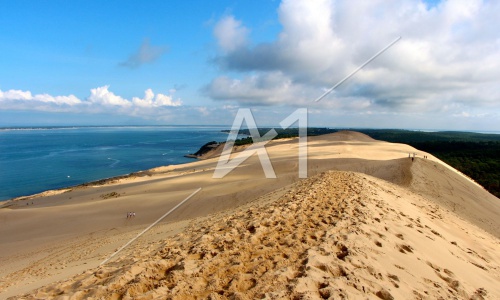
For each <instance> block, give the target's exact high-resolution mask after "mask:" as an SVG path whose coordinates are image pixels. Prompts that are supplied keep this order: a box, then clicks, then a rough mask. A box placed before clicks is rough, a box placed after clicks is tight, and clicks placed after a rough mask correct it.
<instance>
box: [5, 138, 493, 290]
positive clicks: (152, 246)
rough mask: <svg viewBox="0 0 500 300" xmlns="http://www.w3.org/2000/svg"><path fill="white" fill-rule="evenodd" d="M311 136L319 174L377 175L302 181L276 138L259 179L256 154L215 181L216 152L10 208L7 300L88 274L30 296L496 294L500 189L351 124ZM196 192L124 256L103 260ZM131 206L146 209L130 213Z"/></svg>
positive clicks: (312, 160)
mask: <svg viewBox="0 0 500 300" xmlns="http://www.w3.org/2000/svg"><path fill="white" fill-rule="evenodd" d="M309 140H310V142H309V168H308V172H309V174H310V175H316V174H319V173H321V172H324V171H327V170H343V171H355V172H361V173H364V174H367V175H360V174H355V173H344V172H337V173H335V172H334V173H327V174H323V175H320V176H318V177H314V178H311V179H308V180H301V181H300V182H299V183H297V182H298V181H299V180H298V178H297V165H298V163H297V142H296V140H293V139H292V140H286V141H275V142H272V143H270V144H269V145H268V147H267V149H268V152H269V155H270V157H271V161H272V163H273V166H274V168H275V172H276V174H277V175H278V178H276V179H266V178H265V177H264V176H263V171H262V168H261V166H260V164H259V161H258V159H257V157H256V156H253V157H252V158H250V159H249V160H248V161H246V162H245V163H244V164H242V165H241V166H240V167H239V168H238V169H237V170H235V171H233V172H232V173H230V174H229V175H228V176H226V177H225V178H224V179H212V178H211V176H212V173H213V169H214V167H215V165H216V160H215V159H208V160H204V161H199V162H195V163H192V164H187V165H183V166H170V167H162V168H157V169H154V170H152V171H151V172H148V173H149V174H150V176H145V177H142V178H134V179H123V180H120V182H116V183H113V184H109V185H106V186H100V187H94V188H84V189H75V190H73V191H70V192H66V193H63V194H59V195H52V196H46V197H41V198H36V199H34V200H28V201H33V202H34V205H28V206H27V205H26V203H25V202H26V201H16V202H12V203H9V204H8V206H9V207H7V208H3V209H0V244H1V245H2V251H1V253H0V264H1V265H2V268H1V270H0V276H1V279H0V297H7V296H12V295H16V294H19V293H23V292H27V291H29V290H32V289H34V288H38V287H40V286H41V285H46V284H49V283H51V282H53V281H55V280H61V279H65V278H68V277H69V276H73V275H75V274H78V273H81V272H84V273H83V274H81V275H78V276H77V277H75V278H74V279H71V280H69V281H66V282H64V283H59V284H52V285H49V286H48V287H45V288H43V289H40V290H38V291H36V292H34V294H33V295H37V296H38V297H43V298H45V297H49V298H50V297H54V296H56V295H57V294H59V293H61V292H62V293H63V294H68V295H70V294H73V295H74V296H75V297H76V298H78V297H80V296H81V297H87V296H90V295H102V296H107V297H111V296H112V295H113V293H115V292H116V293H117V295H118V294H120V293H121V294H122V295H129V296H133V295H135V296H133V297H136V296H137V295H139V294H142V293H143V292H146V291H147V292H148V293H149V295H151V297H153V298H154V296H155V295H156V296H157V295H160V294H162V293H167V294H168V293H170V294H171V295H174V294H176V295H180V294H181V293H185V294H186V295H188V294H192V295H195V294H196V295H199V296H202V297H203V296H207V295H209V294H210V293H211V292H213V293H215V294H217V295H219V294H218V293H220V292H221V291H226V292H225V294H224V295H225V296H229V295H230V293H233V294H234V296H237V295H240V296H241V297H243V298H244V297H245V295H246V296H249V297H250V298H251V297H254V296H259V295H263V294H265V293H271V292H273V291H275V292H276V293H278V294H276V296H279V295H281V296H286V297H289V296H293V295H300V294H304V295H309V296H311V297H319V296H323V297H324V296H328V295H334V294H339V293H340V294H341V293H347V294H349V295H351V294H356V293H359V295H361V293H366V295H368V296H369V295H371V296H373V297H375V295H376V294H377V293H378V294H379V295H382V296H383V295H386V294H387V293H390V294H391V295H393V296H394V297H396V298H407V297H409V295H412V297H415V298H418V297H420V296H419V295H421V296H427V295H431V296H432V297H437V296H443V297H445V298H446V297H451V296H455V297H459V298H465V297H466V296H472V295H475V294H477V295H483V296H484V295H486V296H485V297H486V298H491V299H494V298H498V297H500V291H499V290H498V288H497V286H500V284H499V283H500V281H499V273H498V272H499V269H498V268H499V255H500V254H499V250H498V249H499V240H498V237H499V236H500V233H499V231H500V230H499V228H500V227H499V223H500V217H499V216H500V205H499V202H498V199H497V198H495V197H494V196H492V195H490V194H489V193H487V192H486V191H485V190H483V189H482V188H479V187H478V186H477V185H476V184H474V183H472V182H471V181H470V180H468V179H467V178H465V177H464V176H462V175H460V174H458V173H457V172H454V171H453V170H450V169H449V168H448V167H446V166H445V165H444V164H443V163H442V162H440V161H439V160H437V159H435V158H433V157H432V156H430V155H429V157H430V159H428V160H423V159H417V160H416V161H415V162H413V163H412V162H411V160H410V159H408V153H409V152H412V153H413V152H417V153H419V155H423V154H424V153H422V152H420V151H417V150H415V149H413V148H412V147H410V146H407V145H401V144H391V143H385V142H380V141H375V140H372V139H371V138H369V137H367V136H365V135H363V134H359V133H353V132H342V133H337V134H333V135H327V136H320V137H314V138H310V139H309ZM368 175H370V176H368ZM371 176H374V177H371ZM198 187H202V191H201V192H200V193H199V194H197V195H196V196H195V197H193V199H191V200H190V201H189V202H187V203H186V205H184V206H182V207H181V208H180V209H178V210H177V211H176V212H175V213H174V214H172V215H170V216H169V217H168V218H167V219H166V220H164V221H163V222H162V223H161V224H159V225H158V226H157V227H155V228H153V229H152V230H151V231H150V232H148V233H147V234H145V235H144V236H142V237H141V238H140V239H139V240H138V241H137V242H136V243H134V244H133V245H131V246H130V247H129V248H127V249H126V250H125V251H124V252H122V253H121V256H122V258H118V259H117V260H116V261H111V262H110V263H108V264H107V265H105V266H104V267H101V268H100V269H95V267H96V266H97V265H98V264H99V262H101V261H102V260H103V259H105V258H106V257H108V256H109V255H110V254H111V253H112V252H113V251H114V250H116V249H117V248H118V247H120V246H121V245H123V244H124V243H125V242H127V241H128V239H130V238H132V237H133V236H135V235H136V234H137V233H138V232H139V231H140V230H142V229H143V228H145V227H146V226H147V225H149V224H150V223H151V222H153V221H154V220H156V219H157V218H158V217H159V216H161V215H163V214H164V213H165V212H166V211H168V210H169V209H170V208H171V207H173V206H174V205H175V204H177V203H178V202H179V201H181V200H182V199H183V198H185V197H186V196H187V195H189V194H190V193H191V192H192V191H194V190H195V189H196V188H198ZM112 192H116V193H117V194H118V197H116V198H115V197H111V198H108V196H109V195H111V193H112ZM318 195H322V196H321V197H319V196H318ZM292 204H293V205H292ZM242 205H243V206H242ZM269 207H273V209H269ZM248 210H252V212H251V214H249V212H248ZM127 211H136V212H137V217H136V218H135V219H133V220H127V219H126V218H125V213H126V212H127ZM453 211H454V212H455V213H453ZM212 213H215V215H211V216H210V217H209V219H208V220H207V219H206V216H208V215H210V214H212ZM322 218H323V219H325V218H327V219H328V220H327V221H325V222H326V223H324V222H322V221H321V220H320V219H322ZM271 220H273V221H272V222H278V223H276V224H280V226H281V227H282V229H281V231H280V230H278V229H277V228H278V227H279V226H278V225H276V224H275V223H269V222H271ZM325 220H326V219H325ZM228 222H229V223H228ZM251 222H254V223H255V224H253V223H252V224H250V223H251ZM188 223H191V227H190V229H188V230H186V231H184V233H183V234H181V235H177V236H176V237H175V238H169V237H170V236H172V235H174V234H176V233H179V232H182V231H183V229H184V228H185V226H186V225H187V224H188ZM265 224H268V225H265ZM214 226H215V227H214ZM252 226H253V227H252ZM277 226H278V227H277ZM281 227H279V228H281ZM248 228H250V229H248ZM251 228H253V229H251ZM485 231H486V232H485ZM494 236H496V237H494ZM228 241H229V242H228ZM230 241H232V242H230ZM452 242H453V243H452ZM227 243H229V244H231V247H229V248H226V244H227ZM287 245H289V246H290V247H288V246H287ZM343 246H345V247H346V249H347V250H342V249H343ZM148 249H149V250H148ZM195 249H197V250H195ZM193 251H194V252H193ZM214 251H215V252H214ZM343 251H344V252H345V253H344V254H346V253H347V254H348V255H346V256H345V257H344V258H343V259H341V258H339V255H338V253H342V252H343ZM212 252H214V253H212ZM203 253H204V254H203ZM238 253H239V254H238ZM344 254H340V256H343V255H344ZM211 256H215V258H217V259H214V258H211ZM321 264H324V266H321ZM396 265H397V266H396ZM256 268H260V269H262V268H264V269H265V270H264V269H262V270H260V271H259V270H255V269H256ZM86 270H88V271H86ZM167 270H168V271H167ZM217 270H219V271H217ZM263 270H264V271H263ZM342 270H343V271H342ZM202 271H203V272H202ZM221 272H222V273H221ZM339 274H340V275H339ZM200 278H201V279H200ZM231 279H232V281H231V282H229V281H230V280H231ZM228 280H229V281H228ZM231 284H233V285H231ZM190 285H191V287H190ZM106 286H107V287H106ZM396 286H398V287H396ZM249 287H250V288H249ZM363 287H364V292H363ZM481 288H482V289H484V291H483V290H481ZM323 290H324V291H323ZM327 290H328V291H327ZM386 292H387V293H386ZM134 293H135V294H134ZM241 293H243V294H241ZM280 293H281V294H280ZM215 294H214V295H215ZM233 294H231V295H233ZM78 295H80V296H78ZM269 295H271V294H269ZM219 296H220V295H219ZM26 297H27V298H30V297H33V296H26ZM238 297H239V296H238ZM387 297H388V296H387ZM478 297H479V296H478Z"/></svg>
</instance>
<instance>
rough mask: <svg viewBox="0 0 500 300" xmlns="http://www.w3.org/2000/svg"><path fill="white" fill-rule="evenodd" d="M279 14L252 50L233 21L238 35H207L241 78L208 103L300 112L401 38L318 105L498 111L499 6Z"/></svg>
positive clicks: (211, 90)
mask: <svg viewBox="0 0 500 300" xmlns="http://www.w3.org/2000/svg"><path fill="white" fill-rule="evenodd" d="M278 14H279V20H280V23H281V25H282V31H281V32H280V33H279V35H278V36H277V38H276V39H275V40H274V41H272V42H270V43H269V42H266V43H257V44H254V45H252V44H251V43H250V42H249V41H248V40H247V34H246V32H247V31H248V29H246V27H245V26H244V25H243V24H242V23H241V22H239V21H234V22H237V27H238V28H245V31H242V32H238V31H234V34H232V35H231V34H228V35H224V36H223V37H224V38H223V39H222V38H221V35H220V34H215V30H214V35H215V38H216V39H217V41H218V42H219V44H220V45H221V47H222V48H223V50H225V51H223V52H222V53H221V54H219V55H218V56H217V57H216V58H215V59H214V62H215V63H216V64H218V65H219V66H220V67H222V68H223V69H224V70H227V71H230V72H233V73H229V74H234V72H235V71H236V72H239V73H240V75H231V76H228V75H226V76H219V77H217V78H215V79H213V80H212V81H211V82H210V83H209V84H208V85H207V86H206V87H205V88H204V92H205V94H206V95H208V96H210V97H211V98H212V99H215V100H220V101H226V102H227V101H230V100H233V101H236V102H239V103H242V104H245V105H248V104H253V105H275V104H283V105H287V104H292V105H304V104H305V103H310V102H308V101H312V100H314V99H315V98H317V97H318V96H319V95H321V94H322V92H323V91H322V89H324V88H328V87H330V86H332V85H333V84H335V83H336V82H338V81H339V80H340V79H342V78H343V77H344V76H346V75H347V74H349V73H350V72H351V71H353V70H354V69H356V68H357V67H358V66H359V65H361V64H362V63H363V62H364V61H366V60H367V59H368V58H370V57H371V56H372V55H373V54H375V53H376V52H377V51H378V50H380V49H381V48H383V47H384V46H385V45H387V44H388V43H389V42H391V41H393V40H394V39H395V38H396V37H397V36H402V37H403V39H402V40H401V41H399V42H398V43H397V44H395V45H394V46H393V47H392V48H390V49H389V50H388V51H387V52H385V53H384V54H383V55H381V56H380V57H378V58H377V59H376V60H375V61H373V62H372V63H370V64H369V65H368V66H366V67H365V68H364V69H363V70H362V71H360V72H359V73H357V74H356V75H355V76H354V77H353V78H351V79H350V80H348V81H347V82H345V83H344V84H343V85H342V86H340V87H339V88H338V89H337V90H336V91H335V92H334V93H332V94H331V95H329V96H328V97H327V98H325V99H323V100H322V101H321V102H320V103H319V105H320V106H323V107H329V108H335V109H342V110H345V111H361V110H362V111H371V112H372V113H377V112H378V113H385V112H401V113H402V112H414V113H415V112H416V113H429V112H436V113H444V114H449V116H451V115H452V114H460V113H461V112H462V111H470V110H474V111H477V113H478V114H479V113H481V112H480V110H481V109H483V110H491V109H497V110H498V109H500V102H499V101H498V99H499V98H500V87H499V86H498V80H499V79H500V36H499V35H498V31H497V30H496V29H495V28H499V27H500V19H499V18H498V15H500V2H497V1H484V2H483V1H479V0H474V1H442V2H440V3H439V4H438V5H437V6H434V7H432V8H429V7H428V6H427V5H426V4H425V3H424V2H421V1H396V0H391V1H385V0H374V1H347V0H345V1H343V0H338V1H335V0H319V1H299V0H283V1H282V2H281V4H280V7H279V9H278ZM225 19H230V20H235V17H225ZM225 19H224V20H225ZM221 22H222V21H221ZM234 22H233V23H234ZM232 40H234V44H235V45H240V46H239V47H236V48H234V49H231V51H227V50H228V48H227V47H226V48H224V47H223V46H222V45H232V42H231V41H232ZM241 40H244V41H245V43H242V42H240V41H241Z"/></svg>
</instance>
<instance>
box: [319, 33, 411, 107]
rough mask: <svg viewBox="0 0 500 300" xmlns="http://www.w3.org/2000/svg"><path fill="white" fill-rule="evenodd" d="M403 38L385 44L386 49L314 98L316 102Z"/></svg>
mask: <svg viewBox="0 0 500 300" xmlns="http://www.w3.org/2000/svg"><path fill="white" fill-rule="evenodd" d="M400 39H401V37H400V36H398V37H397V38H396V39H395V40H394V41H392V42H391V43H390V44H389V45H387V46H385V47H384V49H382V50H380V51H379V52H377V53H376V54H375V55H373V56H372V57H371V58H370V59H368V60H367V61H365V62H364V63H363V64H362V65H361V66H359V67H358V68H357V69H356V70H354V71H352V72H351V74H349V75H347V76H346V77H344V79H342V80H341V81H339V82H337V84H335V85H334V86H333V87H332V88H330V89H329V90H328V91H326V92H325V93H324V94H323V95H321V96H319V97H318V99H316V100H314V102H318V101H319V100H321V99H323V98H325V97H326V96H327V95H328V94H330V93H331V92H332V91H333V90H334V89H336V88H337V87H338V86H339V85H341V84H342V83H344V81H346V80H347V79H349V78H351V77H352V76H353V75H354V74H356V73H358V72H359V70H361V69H363V67H364V66H366V65H367V64H369V63H370V62H371V61H372V60H374V59H375V58H377V57H378V56H379V55H380V54H382V53H384V51H385V50H387V49H389V48H390V47H391V46H392V45H394V44H396V43H397V42H398V41H399V40H400Z"/></svg>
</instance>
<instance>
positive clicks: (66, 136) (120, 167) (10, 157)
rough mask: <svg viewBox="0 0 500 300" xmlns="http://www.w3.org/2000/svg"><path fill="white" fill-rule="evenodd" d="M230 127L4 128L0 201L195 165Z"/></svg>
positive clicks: (0, 145)
mask: <svg viewBox="0 0 500 300" xmlns="http://www.w3.org/2000/svg"><path fill="white" fill-rule="evenodd" d="M223 129H228V127H227V126H138V127H39V128H0V201H2V200H7V199H11V198H14V197H19V196H26V195H32V194H36V193H40V192H43V191H46V190H51V189H58V188H64V187H69V186H74V185H78V184H82V183H85V182H89V181H94V180H99V179H104V178H109V177H114V176H118V175H125V174H129V173H132V172H137V171H141V170H147V169H150V168H154V167H158V166H166V165H174V164H182V163H187V162H191V161H193V159H192V158H185V157H184V155H185V154H189V153H194V152H196V151H197V150H198V149H199V148H200V147H201V146H202V145H203V144H205V143H207V142H210V141H218V142H221V141H225V140H226V139H227V134H226V133H223V132H221V130H223Z"/></svg>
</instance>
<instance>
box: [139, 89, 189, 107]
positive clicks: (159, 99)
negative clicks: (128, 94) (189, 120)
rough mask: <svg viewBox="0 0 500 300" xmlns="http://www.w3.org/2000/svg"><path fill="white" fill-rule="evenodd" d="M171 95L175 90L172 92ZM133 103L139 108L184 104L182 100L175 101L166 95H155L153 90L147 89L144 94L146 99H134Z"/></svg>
mask: <svg viewBox="0 0 500 300" xmlns="http://www.w3.org/2000/svg"><path fill="white" fill-rule="evenodd" d="M170 92H171V93H173V92H175V90H170ZM132 103H133V104H134V105H136V106H139V107H160V106H181V105H182V102H181V101H180V100H177V101H173V100H172V96H168V95H164V94H156V96H155V94H154V93H153V91H152V90H151V89H147V90H146V91H145V92H144V98H143V99H141V98H137V97H134V98H132Z"/></svg>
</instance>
